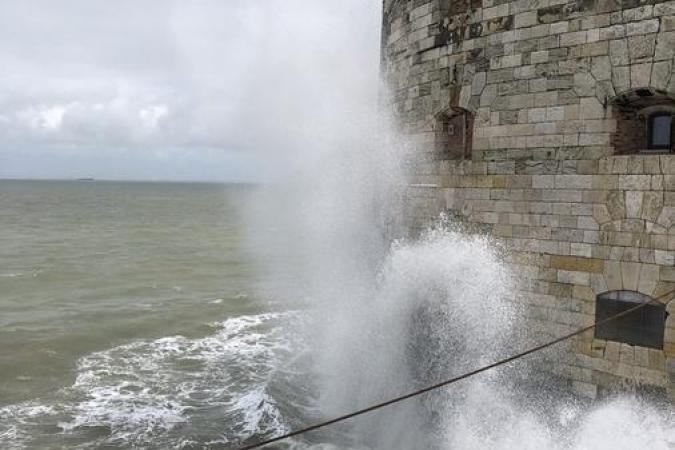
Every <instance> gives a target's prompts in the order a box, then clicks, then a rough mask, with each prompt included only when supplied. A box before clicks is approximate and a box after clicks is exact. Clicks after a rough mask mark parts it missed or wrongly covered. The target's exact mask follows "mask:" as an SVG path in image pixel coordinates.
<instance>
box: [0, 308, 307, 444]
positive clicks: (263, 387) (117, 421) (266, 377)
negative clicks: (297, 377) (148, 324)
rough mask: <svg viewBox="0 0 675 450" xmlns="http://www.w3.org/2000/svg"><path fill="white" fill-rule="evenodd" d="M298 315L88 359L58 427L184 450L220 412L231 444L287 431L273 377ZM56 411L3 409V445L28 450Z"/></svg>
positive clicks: (111, 440) (257, 318)
mask: <svg viewBox="0 0 675 450" xmlns="http://www.w3.org/2000/svg"><path fill="white" fill-rule="evenodd" d="M299 318H300V315H299V314H295V313H284V314H262V315H253V316H240V317H235V318H231V319H228V320H226V321H224V322H221V323H220V327H219V329H218V331H217V332H216V333H214V334H212V335H209V336H206V337H204V338H197V339H188V338H186V337H183V336H172V337H165V338H161V339H157V340H154V341H137V342H132V343H130V344H126V345H121V346H118V347H114V348H111V349H108V350H105V351H101V352H96V353H93V354H90V355H88V356H85V357H83V358H81V359H80V361H79V362H78V367H77V377H76V380H75V383H74V384H73V386H72V387H70V388H68V389H66V390H64V392H63V393H62V395H61V396H60V397H61V400H60V401H61V404H59V405H58V411H57V412H58V417H60V418H63V419H64V420H59V421H58V426H59V427H60V429H61V432H62V433H64V434H66V435H68V434H70V435H75V436H77V435H80V434H82V433H87V430H93V429H96V428H99V429H105V430H107V431H106V433H105V436H104V437H103V438H100V437H99V438H96V439H95V440H94V441H93V442H92V445H136V446H144V445H148V444H150V443H152V444H153V445H160V444H161V443H162V442H165V443H166V445H170V446H175V445H177V443H178V442H179V441H181V440H184V439H186V437H185V436H181V435H180V433H177V432H176V433H174V430H175V429H177V428H179V427H181V426H183V425H185V424H186V423H188V422H190V420H191V417H192V415H193V414H194V413H198V412H199V411H201V410H203V409H205V408H216V409H220V411H221V412H220V413H218V416H219V417H225V418H228V417H229V419H226V421H225V422H224V423H223V426H224V427H227V428H226V429H223V430H221V432H220V433H221V434H226V435H227V439H226V440H227V441H232V440H235V441H240V440H244V439H246V438H248V437H250V436H252V435H255V434H259V433H263V434H264V433H273V432H277V431H279V430H284V429H285V425H284V424H283V422H282V417H281V413H280V412H279V410H278V409H277V406H276V400H275V399H274V398H273V396H272V395H270V393H269V392H268V389H269V381H270V375H271V373H272V372H273V371H274V370H276V369H277V368H278V367H279V366H280V365H281V364H282V362H283V361H284V360H285V359H286V358H287V357H290V355H291V350H292V348H293V347H294V344H293V343H292V342H291V340H289V339H290V338H289V336H288V335H286V334H285V332H283V329H284V327H283V326H282V325H283V323H284V322H285V321H289V320H291V321H292V320H293V319H299ZM296 326H297V324H296ZM63 398H65V399H68V400H67V401H65V402H64V401H63ZM55 414H56V413H55V410H54V408H52V407H49V406H45V405H43V404H40V403H26V404H21V405H10V406H8V407H4V408H1V409H0V419H2V425H0V444H1V445H0V447H2V448H22V446H23V443H26V442H29V441H30V439H29V437H30V434H31V430H32V429H33V428H34V427H35V426H37V424H38V423H40V422H44V421H45V420H47V419H48V418H49V416H55ZM55 417H56V416H55ZM52 420H56V418H54V419H52ZM94 442H95V443H94ZM158 443H159V444H158ZM10 444H11V445H12V446H10ZM160 446H161V445H160Z"/></svg>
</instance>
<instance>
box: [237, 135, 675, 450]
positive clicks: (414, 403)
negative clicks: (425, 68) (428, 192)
mask: <svg viewBox="0 0 675 450" xmlns="http://www.w3.org/2000/svg"><path fill="white" fill-rule="evenodd" d="M369 125H370V126H372V127H373V128H371V129H373V130H374V129H376V128H375V123H372V122H371V123H369ZM366 128H367V127H366ZM379 130H380V131H381V132H382V134H381V135H380V136H385V137H386V139H387V142H386V144H384V145H382V144H381V142H382V141H378V139H376V138H374V135H375V133H373V134H372V135H368V134H367V133H366V134H364V135H357V136H350V137H349V139H348V140H347V141H345V140H344V139H341V140H340V141H339V142H337V143H333V145H334V146H333V147H331V146H330V145H328V146H327V147H323V148H322V149H321V157H320V158H312V157H309V158H308V162H307V163H306V164H305V165H303V166H302V167H301V168H300V169H299V170H298V171H297V172H296V173H294V176H293V177H292V178H291V179H290V180H289V181H288V182H286V183H282V184H280V185H275V186H274V187H273V188H272V189H263V190H262V192H261V193H260V196H258V197H257V198H256V201H255V205H256V208H255V211H254V212H253V213H251V216H250V217H251V218H252V224H253V225H254V226H253V227H252V230H253V233H252V236H253V238H254V240H255V245H256V249H257V251H258V252H262V253H264V255H265V258H266V262H267V264H268V268H269V269H270V273H271V274H273V276H272V279H274V282H273V286H274V290H275V293H276V296H277V298H279V299H281V300H284V301H290V302H291V303H293V304H294V305H296V306H297V304H298V303H299V304H301V305H302V307H307V308H309V311H310V313H311V315H312V317H313V321H311V322H310V327H309V329H308V331H307V334H306V336H307V337H306V340H307V341H308V342H309V343H310V345H309V348H310V349H311V360H312V361H313V366H312V368H311V369H309V370H310V371H311V372H312V373H313V374H315V379H316V380H317V381H316V385H317V391H318V395H317V398H316V408H317V411H318V413H317V415H316V416H315V417H314V419H315V420H319V419H321V418H326V417H328V418H329V417H333V416H335V415H340V414H344V413H347V412H350V411H352V410H355V409H359V408H362V407H366V406H369V405H371V404H373V403H377V402H380V401H383V400H386V399H388V398H391V397H394V396H398V395H401V394H403V393H407V392H410V391H411V390H414V389H416V388H419V387H422V386H427V385H430V384H433V383H435V382H438V381H439V380H442V379H447V378H449V377H452V376H453V375H457V374H460V373H462V372H465V371H467V370H471V369H473V368H476V367H478V366H480V365H481V364H485V363H489V362H492V361H494V360H496V359H498V358H499V357H500V356H506V355H511V354H513V353H516V352H517V351H518V350H521V349H523V348H524V347H525V346H527V345H528V344H530V343H531V342H529V341H528V340H527V339H525V340H524V339H523V336H525V337H528V336H527V333H523V329H524V328H525V327H526V326H527V323H526V321H525V320H524V319H523V317H525V314H523V311H522V309H521V306H520V303H519V302H518V299H517V286H516V282H517V280H516V279H515V278H514V276H513V275H512V274H511V273H510V272H509V270H508V268H507V266H506V265H505V264H504V263H503V262H502V261H501V258H500V253H499V251H498V247H497V246H496V245H495V244H494V242H492V241H491V240H490V239H489V238H487V237H476V236H473V237H471V236H467V235H463V234H462V233H460V232H458V231H453V229H452V227H448V226H443V225H441V226H438V227H436V228H433V229H431V230H430V231H428V232H427V233H424V234H423V235H422V237H420V238H419V239H415V240H408V239H405V238H404V237H403V234H402V233H401V226H400V225H401V224H400V218H401V217H402V215H403V211H404V202H405V196H404V192H405V176H404V174H403V170H402V169H401V165H402V161H403V159H404V155H403V151H402V150H401V149H402V147H403V146H402V145H400V140H398V139H395V138H392V136H396V133H395V132H393V131H392V130H391V129H387V128H385V129H384V130H383V129H382V128H379ZM364 136H365V137H364ZM323 144H324V145H325V144H326V143H325V142H324V143H323ZM529 337H531V336H529ZM527 370H528V369H527V367H526V366H525V365H524V364H521V365H518V366H516V367H511V368H508V369H506V370H503V371H494V372H491V373H488V374H483V375H481V376H480V377H479V378H476V379H475V380H471V381H467V382H464V383H462V384H460V385H457V386H453V387H452V388H451V389H446V390H442V391H438V392H434V393H430V394H428V395H425V396H423V397H421V398H419V399H414V400H410V401H407V402H404V403H402V404H398V405H395V406H392V407H389V408H386V409H385V410H382V411H379V412H376V413H373V414H370V415H368V416H365V417H361V418H359V419H357V420H354V421H352V422H351V423H349V424H346V425H343V426H339V427H337V430H338V431H339V432H338V436H340V437H339V439H338V441H339V442H340V446H341V447H340V448H343V447H350V448H351V446H354V447H357V448H362V446H366V448H370V449H393V450H399V449H400V450H407V449H413V448H415V449H417V448H419V449H439V450H440V449H447V448H452V449H455V448H456V449H474V448H498V449H515V448H519V449H520V448H554V449H560V450H563V449H570V450H581V449H590V448H622V447H621V446H624V448H640V445H641V444H640V443H642V442H644V443H645V445H649V446H650V447H653V448H656V449H660V448H664V449H665V448H672V445H674V444H675V429H674V428H673V427H672V423H673V418H675V416H673V412H672V411H668V410H667V409H663V408H661V409H658V408H655V407H651V406H647V405H645V404H644V403H642V401H641V400H638V399H636V398H624V399H619V400H616V401H613V402H610V403H606V404H602V405H600V406H597V407H593V406H589V405H584V404H582V403H580V402H579V401H578V400H577V399H574V398H572V397H567V396H565V394H563V393H562V392H559V391H556V390H552V391H551V392H547V393H545V394H539V393H537V392H534V393H533V392H532V391H531V390H528V388H527V387H526V386H522V385H519V383H518V381H517V380H516V378H515V377H513V375H514V374H517V375H518V377H517V378H518V380H520V379H526V378H527V377H528V372H527ZM605 417H607V418H610V419H611V423H605V422H604V421H603V419H604V418H605ZM298 425H299V424H298ZM329 436H331V435H330V434H329ZM617 436H618V437H617ZM329 440H330V439H329ZM323 441H324V440H323V439H319V442H323ZM310 442H313V441H311V440H310ZM628 443H629V444H628ZM626 445H629V446H626ZM636 446H637V447H636Z"/></svg>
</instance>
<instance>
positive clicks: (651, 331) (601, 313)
mask: <svg viewBox="0 0 675 450" xmlns="http://www.w3.org/2000/svg"><path fill="white" fill-rule="evenodd" d="M650 300H651V298H650V297H649V296H647V295H644V294H640V293H639V292H634V291H614V292H607V293H604V294H600V295H598V297H597V302H596V307H595V320H596V321H601V320H604V319H606V318H608V317H610V316H613V315H615V314H619V313H621V312H623V311H626V310H627V309H630V308H632V307H634V306H635V305H636V304H640V303H646V302H649V301H650ZM666 316H667V313H666V306H665V305H664V304H660V303H651V304H649V305H647V306H645V307H644V308H641V309H639V310H637V311H634V312H632V313H630V314H627V315H625V316H623V317H619V318H618V319H615V320H612V321H610V322H608V323H605V324H602V325H598V326H597V327H596V328H595V337H596V338H598V339H606V340H610V341H617V342H623V343H626V344H630V345H639V346H641V347H651V348H658V349H662V348H663V333H664V329H665V323H666Z"/></svg>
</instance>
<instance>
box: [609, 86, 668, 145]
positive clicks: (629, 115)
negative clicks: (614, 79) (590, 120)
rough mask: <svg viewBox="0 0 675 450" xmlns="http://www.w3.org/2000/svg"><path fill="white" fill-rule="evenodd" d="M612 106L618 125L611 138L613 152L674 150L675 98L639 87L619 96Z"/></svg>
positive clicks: (613, 100)
mask: <svg viewBox="0 0 675 450" xmlns="http://www.w3.org/2000/svg"><path fill="white" fill-rule="evenodd" d="M611 103H612V106H613V108H614V116H615V117H616V122H617V123H616V131H615V132H614V134H613V135H612V144H613V145H614V153H616V154H618V155H624V154H630V153H650V152H658V153H663V152H670V151H672V149H673V141H674V140H675V136H673V116H675V95H671V94H668V93H666V92H662V91H658V90H655V89H651V88H640V89H634V90H631V91H629V92H625V93H623V94H621V95H618V96H617V97H615V98H614V99H612V101H611Z"/></svg>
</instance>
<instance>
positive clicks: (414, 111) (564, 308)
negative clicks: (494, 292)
mask: <svg viewBox="0 0 675 450" xmlns="http://www.w3.org/2000/svg"><path fill="white" fill-rule="evenodd" d="M674 56H675V1H673V0H669V1H662V0H647V1H644V0H574V1H568V0H513V1H508V0H384V22H383V33H382V74H383V77H384V79H385V82H386V85H387V87H388V89H389V96H388V100H387V102H388V105H387V107H388V108H390V109H391V111H393V113H394V115H395V118H396V120H397V121H398V125H399V126H400V128H401V129H402V130H403V132H404V133H405V134H406V135H407V136H408V137H409V139H410V142H411V144H410V147H411V149H410V150H411V151H410V161H409V167H410V188H409V212H408V217H407V218H408V219H409V221H410V225H411V227H421V226H424V225H425V224H428V223H429V222H430V221H431V220H433V219H434V218H436V217H437V216H438V214H439V213H440V212H443V211H445V212H448V213H450V214H452V215H453V216H454V217H456V218H457V219H458V220H460V221H463V222H465V223H467V224H469V225H474V226H476V227H479V228H480V229H481V230H485V231H487V232H489V233H491V234H492V235H493V236H495V237H496V238H497V239H499V240H500V241H501V242H503V244H504V245H505V246H506V247H507V248H508V249H509V255H510V256H509V261H510V262H511V263H512V264H513V266H514V267H515V268H516V269H517V271H518V272H519V273H520V274H522V275H523V280H526V281H524V282H523V288H522V289H523V292H522V294H523V298H524V300H525V301H526V302H527V303H528V305H529V308H528V309H529V311H530V313H529V314H530V315H531V317H532V318H533V319H534V320H537V321H538V322H539V323H540V325H541V326H542V328H543V329H544V330H546V333H547V334H548V335H549V336H551V337H554V336H555V337H557V336H559V335H561V334H563V333H566V332H569V331H571V330H573V329H577V328H580V327H582V326H585V325H589V324H591V323H593V322H594V321H595V320H596V314H597V313H598V311H597V308H598V304H599V303H598V296H599V295H601V294H604V293H607V292H614V291H634V292H639V293H641V294H645V295H648V296H650V297H652V298H654V297H657V296H659V295H660V294H663V293H665V292H668V291H670V290H673V289H675V267H674V265H675V155H672V154H671V153H670V149H672V142H673V136H672V130H670V133H671V134H670V135H666V139H670V145H664V142H665V141H664V133H665V132H667V131H668V129H666V128H667V124H666V122H667V120H668V119H656V117H670V118H671V119H670V120H671V122H670V123H671V125H672V114H673V111H675V76H673V59H674ZM658 120H661V122H659V125H658V126H659V127H661V128H658V129H657V128H654V127H656V126H657V125H654V124H655V123H656V121H658ZM664 124H666V125H664ZM664 126H665V127H666V128H663V127H664ZM666 143H667V142H666ZM666 309H667V313H669V315H668V316H667V317H666V319H665V321H664V323H663V324H662V327H663V330H662V332H663V335H662V341H661V345H660V347H659V345H658V344H657V345H649V346H642V345H631V344H630V343H626V342H622V341H621V339H617V340H614V339H610V338H608V339H601V338H599V337H597V336H596V334H595V333H594V332H592V331H591V332H589V333H586V334H584V335H582V336H581V337H580V338H578V339H575V340H574V341H572V342H571V343H570V344H569V354H568V357H567V358H563V359H562V360H560V361H558V362H556V363H551V368H552V370H554V371H555V372H556V373H558V374H560V375H562V376H564V377H565V378H566V379H568V380H570V383H571V385H572V387H573V388H574V389H575V390H576V391H577V392H579V393H582V394H584V395H587V396H590V397H595V396H597V395H598V394H602V393H603V392H605V391H608V390H612V389H614V388H616V387H617V386H625V385H626V384H627V383H629V384H633V385H638V386H647V387H649V388H651V389H655V390H656V391H657V392H663V393H665V392H668V393H669V394H670V395H671V396H672V398H675V301H673V302H672V303H670V304H669V305H668V306H667V308H666Z"/></svg>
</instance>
